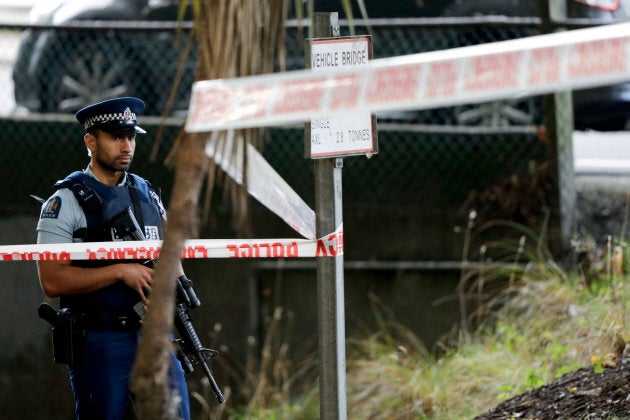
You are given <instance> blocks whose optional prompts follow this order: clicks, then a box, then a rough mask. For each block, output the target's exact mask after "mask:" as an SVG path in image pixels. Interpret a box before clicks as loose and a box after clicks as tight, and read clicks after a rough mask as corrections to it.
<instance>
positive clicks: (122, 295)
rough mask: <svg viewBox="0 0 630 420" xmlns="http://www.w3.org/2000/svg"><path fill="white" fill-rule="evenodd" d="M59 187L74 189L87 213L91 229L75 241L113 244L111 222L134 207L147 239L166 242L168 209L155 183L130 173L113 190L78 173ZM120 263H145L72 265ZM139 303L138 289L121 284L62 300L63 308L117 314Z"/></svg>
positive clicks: (98, 264) (77, 234)
mask: <svg viewBox="0 0 630 420" xmlns="http://www.w3.org/2000/svg"><path fill="white" fill-rule="evenodd" d="M55 188H56V189H61V188H68V189H70V190H71V191H72V192H73V193H74V196H75V197H76V199H77V201H78V202H79V205H80V206H81V208H82V209H83V212H84V213H85V219H86V221H87V227H86V228H85V229H79V230H77V231H76V232H74V234H73V236H74V237H75V238H80V239H82V240H83V241H84V242H104V241H112V240H113V239H114V238H113V237H112V231H111V227H110V225H109V222H110V221H111V220H112V218H113V217H114V216H116V215H118V214H119V213H120V212H121V211H123V210H125V209H127V208H131V210H132V213H133V214H134V215H135V218H136V220H137V221H138V223H139V225H140V228H141V230H142V233H143V234H144V235H145V237H147V239H163V237H162V235H163V234H162V218H163V216H164V214H163V213H164V209H163V207H162V204H161V201H160V199H159V197H158V195H157V194H156V193H155V191H154V190H153V189H152V188H151V184H150V183H149V182H148V181H146V180H145V179H143V178H140V177H139V176H137V175H134V174H130V173H127V182H126V183H125V185H122V186H115V187H110V186H108V185H105V184H103V183H101V182H99V181H98V180H97V179H95V178H93V177H91V176H90V175H87V174H85V173H83V172H81V171H77V172H73V173H72V174H70V175H69V176H68V177H66V178H65V179H64V180H62V181H58V182H57V183H56V184H55ZM145 227H146V229H145ZM147 233H149V235H147ZM156 236H157V237H156ZM120 262H126V263H131V262H136V263H137V262H141V261H135V260H122V261H116V260H99V261H73V262H72V265H75V266H78V267H102V266H107V265H112V264H116V263H120ZM139 300H140V297H139V296H138V293H137V292H136V291H135V290H133V289H131V288H130V287H128V286H127V285H125V284H124V283H123V282H122V281H119V282H116V283H114V284H112V285H110V286H107V287H105V288H103V289H100V290H97V291H94V292H91V293H86V294H82V295H74V296H63V297H61V299H60V306H61V307H70V308H73V309H75V310H77V311H79V312H90V313H95V312H97V313H98V312H103V311H110V312H111V311H114V312H116V311H126V310H129V309H131V308H132V307H133V305H134V304H136V303H137V302H138V301H139Z"/></svg>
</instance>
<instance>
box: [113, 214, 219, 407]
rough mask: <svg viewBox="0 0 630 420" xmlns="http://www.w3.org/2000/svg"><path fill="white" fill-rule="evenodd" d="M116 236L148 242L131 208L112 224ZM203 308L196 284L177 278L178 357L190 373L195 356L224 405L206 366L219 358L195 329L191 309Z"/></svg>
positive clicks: (140, 309) (150, 262)
mask: <svg viewBox="0 0 630 420" xmlns="http://www.w3.org/2000/svg"><path fill="white" fill-rule="evenodd" d="M110 226H111V229H112V231H113V232H112V233H113V234H114V235H115V237H117V238H119V239H122V240H125V241H143V240H145V236H144V233H143V232H142V230H141V229H140V225H139V224H138V222H137V221H136V218H135V217H134V215H133V213H132V212H131V208H129V207H127V208H126V209H125V210H123V211H122V212H120V213H118V214H117V215H116V216H114V217H113V218H112V220H111V222H110ZM144 264H145V265H148V266H151V267H152V266H153V264H154V261H153V260H148V261H145V262H144ZM199 306H201V301H200V300H199V299H198V298H197V294H196V293H195V291H194V289H193V287H192V281H191V280H189V279H188V278H187V277H186V276H185V275H182V276H180V277H178V278H177V300H176V304H175V327H176V329H177V332H178V334H179V336H180V338H178V339H175V342H176V343H177V347H178V350H177V358H178V359H179V361H180V362H181V364H182V368H183V369H184V373H186V374H188V373H191V372H192V371H194V367H193V363H192V362H191V359H190V358H191V357H193V358H194V360H195V361H196V362H197V363H198V364H199V365H201V367H202V369H203V371H204V373H205V374H206V377H207V378H208V380H209V381H210V386H211V387H212V390H213V391H214V394H215V395H216V397H217V400H219V403H224V402H225V398H224V397H223V394H222V393H221V390H220V389H219V386H218V385H217V382H216V381H215V380H214V377H213V376H212V372H211V371H210V368H209V367H208V364H207V363H206V361H207V360H209V359H212V358H213V357H214V356H216V355H218V354H219V352H217V351H216V350H212V349H208V348H205V347H204V346H203V345H202V344H201V340H200V339H199V336H197V332H196V331H195V327H194V326H193V323H192V317H191V315H190V310H191V309H194V308H197V307H199ZM134 309H135V310H136V312H138V313H139V314H140V315H141V317H142V315H144V305H143V304H142V302H139V303H138V304H137V305H136V306H135V307H134Z"/></svg>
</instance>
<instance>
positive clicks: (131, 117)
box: [84, 110, 136, 130]
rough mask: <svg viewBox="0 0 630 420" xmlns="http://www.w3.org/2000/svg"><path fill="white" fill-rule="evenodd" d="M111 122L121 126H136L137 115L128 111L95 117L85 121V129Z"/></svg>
mask: <svg viewBox="0 0 630 420" xmlns="http://www.w3.org/2000/svg"><path fill="white" fill-rule="evenodd" d="M109 122H117V123H119V124H121V125H136V114H135V113H133V112H129V111H128V110H126V111H125V112H119V113H113V114H101V115H95V116H93V117H90V118H87V119H86V120H85V123H84V127H85V129H86V130H87V129H88V128H90V127H92V126H94V125H97V124H106V123H109Z"/></svg>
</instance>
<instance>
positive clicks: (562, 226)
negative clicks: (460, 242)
mask: <svg viewBox="0 0 630 420" xmlns="http://www.w3.org/2000/svg"><path fill="white" fill-rule="evenodd" d="M540 5H541V10H540V16H541V19H542V22H543V26H542V29H543V32H544V33H551V32H554V30H556V29H555V25H554V21H557V20H562V19H565V18H566V2H559V1H557V0H545V1H541V2H540ZM543 112H544V119H545V121H544V125H545V129H546V135H547V137H548V140H549V153H550V160H551V164H552V171H553V172H552V182H553V183H552V185H553V192H552V195H551V209H550V212H551V213H550V217H549V222H548V225H549V240H548V244H549V248H550V250H551V252H552V254H553V255H554V256H555V257H556V258H558V257H560V258H562V257H566V256H567V251H568V250H569V245H570V241H571V236H572V235H573V224H574V219H575V210H574V209H575V202H576V189H575V174H574V169H573V95H572V93H571V91H570V90H566V91H561V92H554V93H551V94H548V95H543Z"/></svg>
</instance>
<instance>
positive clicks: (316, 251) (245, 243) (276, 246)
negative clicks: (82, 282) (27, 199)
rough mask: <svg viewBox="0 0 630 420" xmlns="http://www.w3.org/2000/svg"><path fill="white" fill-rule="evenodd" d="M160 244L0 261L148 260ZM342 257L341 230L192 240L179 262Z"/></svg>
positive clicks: (18, 251) (15, 253) (88, 247)
mask: <svg viewBox="0 0 630 420" xmlns="http://www.w3.org/2000/svg"><path fill="white" fill-rule="evenodd" d="M161 249H162V241H128V242H80V243H66V244H35V245H3V246H0V261H37V260H43V261H46V260H149V259H156V258H158V257H159V255H160V251H161ZM338 255H343V226H340V227H339V229H337V231H335V232H333V233H330V234H328V235H325V236H323V237H322V238H320V239H317V240H308V239H248V240H234V239H228V240H223V239H193V240H188V241H186V242H185V244H184V247H183V249H182V253H181V258H184V259H204V258H312V257H314V258H321V257H336V256H338Z"/></svg>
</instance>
